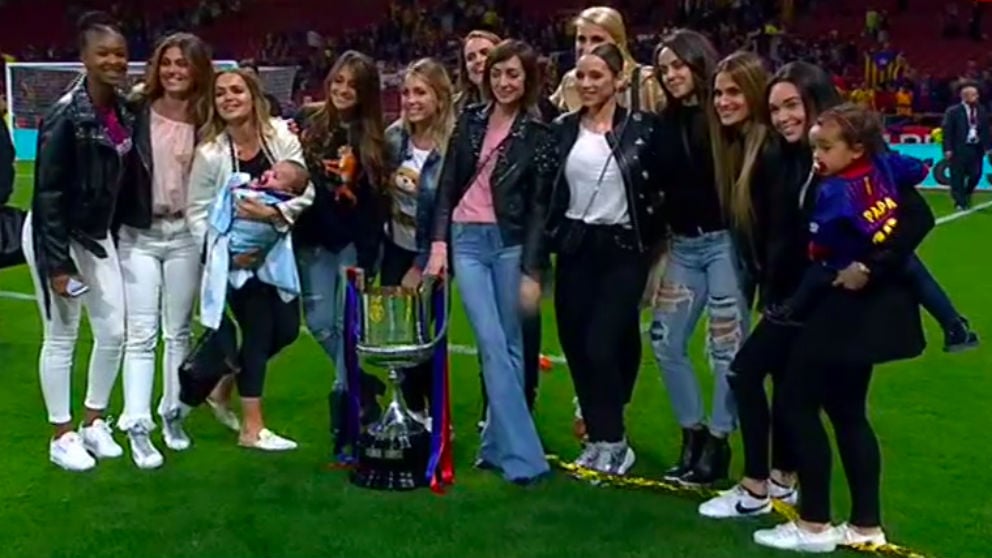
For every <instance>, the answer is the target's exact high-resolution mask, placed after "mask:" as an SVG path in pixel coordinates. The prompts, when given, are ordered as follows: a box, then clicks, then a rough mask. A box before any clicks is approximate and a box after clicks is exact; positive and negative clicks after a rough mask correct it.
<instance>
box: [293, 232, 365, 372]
mask: <svg viewBox="0 0 992 558" xmlns="http://www.w3.org/2000/svg"><path fill="white" fill-rule="evenodd" d="M355 261H356V255H355V245H354V244H349V245H348V246H346V247H345V248H344V249H342V250H341V251H340V252H331V251H330V250H328V249H326V248H323V247H320V246H316V247H315V246H301V247H297V248H296V262H297V265H298V266H299V270H300V286H301V287H302V290H303V293H302V295H303V296H302V297H301V298H302V300H303V317H304V320H305V321H306V323H307V329H308V330H310V334H311V335H313V338H314V339H316V340H317V343H319V344H320V347H321V348H322V349H324V352H325V353H327V356H328V358H330V360H331V362H333V363H334V371H335V377H334V389H335V390H337V391H343V390H345V389H346V387H347V383H346V382H347V374H345V372H344V337H343V331H344V288H345V283H344V281H345V275H344V271H343V270H344V269H345V268H346V267H349V266H353V265H355Z"/></svg>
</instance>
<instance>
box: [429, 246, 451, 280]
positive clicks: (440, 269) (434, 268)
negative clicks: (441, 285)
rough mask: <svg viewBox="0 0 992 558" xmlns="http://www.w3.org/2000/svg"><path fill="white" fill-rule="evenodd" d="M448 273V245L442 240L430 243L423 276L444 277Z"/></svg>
mask: <svg viewBox="0 0 992 558" xmlns="http://www.w3.org/2000/svg"><path fill="white" fill-rule="evenodd" d="M447 271H448V243H447V242H444V241H443V240H439V241H435V242H432V243H431V255H430V258H428V260H427V267H426V268H425V269H424V275H434V276H436V277H444V276H445V274H446V273H447Z"/></svg>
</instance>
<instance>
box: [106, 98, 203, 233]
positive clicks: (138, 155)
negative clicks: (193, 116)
mask: <svg viewBox="0 0 992 558" xmlns="http://www.w3.org/2000/svg"><path fill="white" fill-rule="evenodd" d="M128 106H129V107H130V109H131V111H132V113H133V114H134V149H132V150H131V152H130V153H129V154H128V156H127V161H126V164H127V166H126V174H125V177H126V179H125V181H124V184H126V185H127V187H126V188H121V192H120V197H119V198H118V200H117V214H116V216H115V218H114V221H115V225H121V224H124V225H127V226H129V227H134V228H136V229H147V228H149V227H151V226H152V220H153V219H154V215H153V210H154V208H153V207H152V205H153V203H152V202H153V197H152V179H153V177H154V176H155V174H154V171H155V160H154V159H155V158H154V156H153V155H152V113H151V111H152V104H151V102H150V101H149V100H147V99H145V98H144V97H141V98H138V99H135V100H133V101H132V102H129V103H128ZM195 147H196V146H195V145H191V146H190V152H191V153H192V152H193V149H194V148H195ZM115 228H116V227H115Z"/></svg>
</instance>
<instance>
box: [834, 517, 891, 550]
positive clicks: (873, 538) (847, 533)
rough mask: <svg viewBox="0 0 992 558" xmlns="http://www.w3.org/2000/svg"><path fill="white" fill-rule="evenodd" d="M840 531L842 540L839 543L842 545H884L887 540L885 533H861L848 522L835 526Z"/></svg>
mask: <svg viewBox="0 0 992 558" xmlns="http://www.w3.org/2000/svg"><path fill="white" fill-rule="evenodd" d="M837 530H838V531H840V534H841V537H842V540H841V542H840V544H842V545H844V546H853V545H868V546H885V545H887V544H889V541H888V540H886V538H885V533H884V532H882V533H875V534H874V535H863V534H861V533H859V532H857V531H855V530H854V529H853V528H852V527H851V526H850V525H849V524H847V523H845V524H843V525H841V526H840V527H838V528H837Z"/></svg>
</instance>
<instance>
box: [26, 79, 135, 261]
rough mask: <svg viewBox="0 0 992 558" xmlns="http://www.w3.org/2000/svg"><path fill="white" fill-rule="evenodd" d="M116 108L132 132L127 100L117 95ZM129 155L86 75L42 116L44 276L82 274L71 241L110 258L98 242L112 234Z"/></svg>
mask: <svg viewBox="0 0 992 558" xmlns="http://www.w3.org/2000/svg"><path fill="white" fill-rule="evenodd" d="M115 110H116V112H117V115H118V117H119V119H120V121H121V124H122V125H123V126H124V128H125V129H126V130H127V131H128V133H131V132H132V131H133V129H134V116H133V114H132V113H131V111H130V110H129V109H128V108H127V107H126V106H125V104H124V102H123V100H121V99H118V102H117V106H116V107H115ZM127 157H128V156H127V155H126V154H125V155H121V154H120V153H119V152H118V150H117V148H116V147H115V146H114V144H113V142H112V141H111V140H110V136H109V134H108V132H107V129H106V127H105V126H104V124H103V123H102V122H101V121H100V118H99V117H98V116H97V113H96V109H95V108H94V106H93V102H92V101H91V100H90V97H89V93H88V92H87V89H86V80H85V79H83V80H81V81H80V82H79V84H78V85H77V86H76V87H74V88H73V89H72V90H71V91H70V92H69V93H67V94H66V95H65V96H63V97H62V98H61V99H59V100H58V101H57V102H56V103H55V105H54V106H53V107H52V108H51V110H50V111H49V112H48V114H47V115H46V116H45V118H44V119H43V120H42V122H41V126H40V133H39V135H38V156H37V160H36V161H35V184H34V199H33V201H32V226H33V232H34V247H35V258H36V260H37V261H36V264H37V268H38V271H39V274H40V275H41V277H42V278H44V277H50V276H54V275H57V274H61V273H68V274H74V273H77V271H78V270H77V269H76V265H75V263H73V261H72V258H71V257H70V256H69V241H70V240H72V241H75V242H77V243H79V244H80V245H81V246H82V247H83V248H85V249H86V250H88V251H90V252H92V253H93V254H94V255H96V256H97V257H98V258H105V257H107V253H106V251H105V250H104V249H103V248H102V247H101V246H100V245H99V244H98V243H97V242H96V241H97V240H102V239H105V238H107V236H108V234H109V232H110V228H111V222H112V219H113V216H114V209H115V207H116V205H117V198H118V196H119V194H120V188H121V184H122V182H123V178H124V171H125V168H126V162H127Z"/></svg>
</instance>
